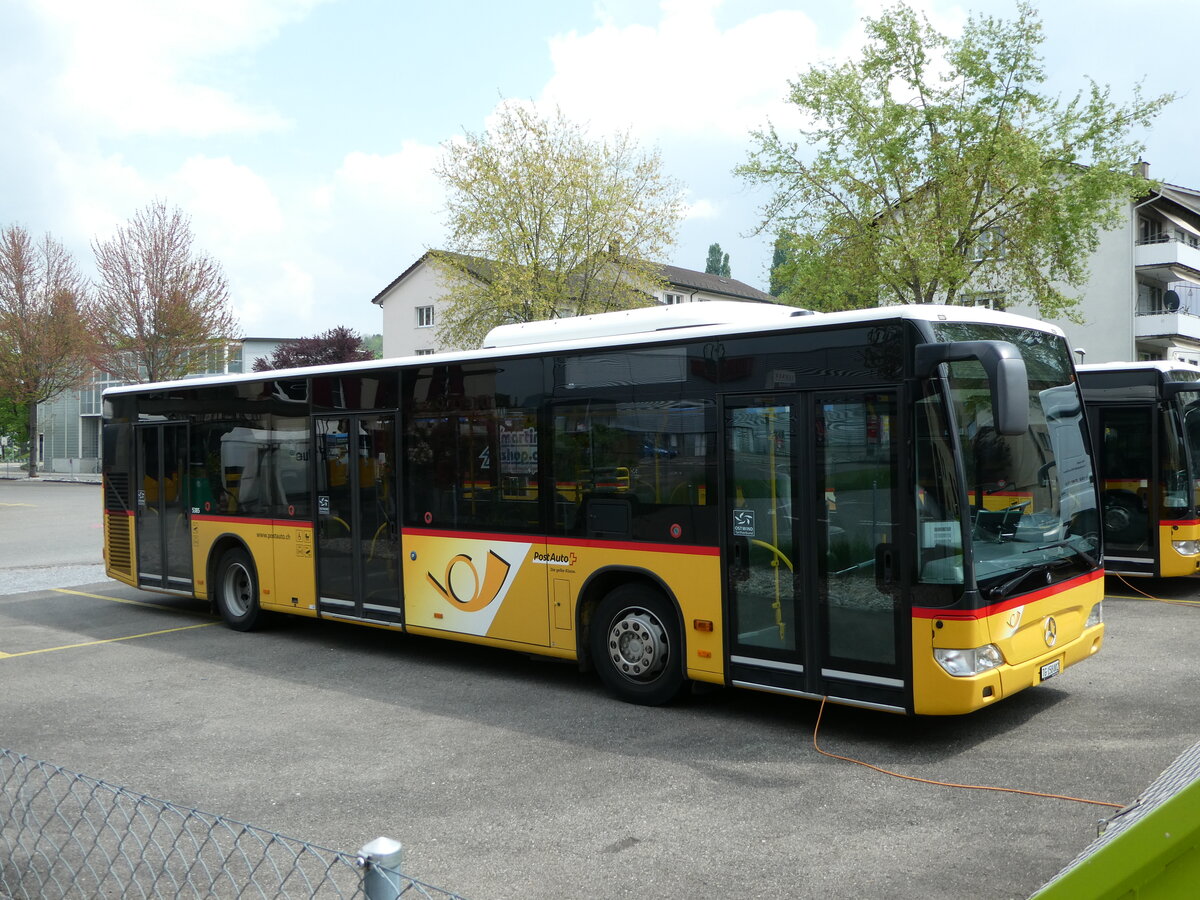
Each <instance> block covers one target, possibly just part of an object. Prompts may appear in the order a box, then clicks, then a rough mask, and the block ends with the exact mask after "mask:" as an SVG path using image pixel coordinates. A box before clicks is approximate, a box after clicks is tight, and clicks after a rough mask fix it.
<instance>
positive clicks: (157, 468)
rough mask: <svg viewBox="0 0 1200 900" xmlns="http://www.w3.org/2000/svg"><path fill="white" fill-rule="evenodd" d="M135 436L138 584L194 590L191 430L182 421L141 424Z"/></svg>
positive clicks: (159, 587) (158, 588)
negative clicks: (190, 515) (189, 491)
mask: <svg viewBox="0 0 1200 900" xmlns="http://www.w3.org/2000/svg"><path fill="white" fill-rule="evenodd" d="M136 434H137V481H136V488H137V512H136V515H135V518H136V522H137V560H138V584H139V585H144V586H145V587H148V588H154V589H155V590H169V591H180V592H183V593H187V594H190V593H191V592H192V540H191V534H190V527H191V526H190V520H189V518H188V503H187V447H188V428H187V425H186V424H185V423H183V422H160V423H156V424H153V425H139V426H137V429H136Z"/></svg>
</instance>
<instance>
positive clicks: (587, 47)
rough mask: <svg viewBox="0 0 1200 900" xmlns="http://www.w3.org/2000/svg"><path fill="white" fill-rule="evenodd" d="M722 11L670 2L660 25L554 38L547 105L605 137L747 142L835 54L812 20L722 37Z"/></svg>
mask: <svg viewBox="0 0 1200 900" xmlns="http://www.w3.org/2000/svg"><path fill="white" fill-rule="evenodd" d="M720 5H721V4H720V2H719V0H705V2H685V0H666V2H664V3H662V6H661V12H662V17H661V19H660V21H659V22H658V24H657V25H655V26H653V27H650V26H645V25H629V26H625V27H618V26H616V25H613V24H612V23H611V22H605V23H602V24H601V25H599V26H598V27H597V28H595V29H594V30H592V31H590V32H588V33H586V34H580V33H578V32H576V31H571V32H569V33H567V34H564V35H558V36H556V37H554V38H553V39H551V41H550V56H551V60H552V62H553V64H554V75H553V76H552V78H551V79H550V81H549V83H548V84H547V85H546V88H545V90H544V92H543V94H542V98H541V99H542V101H543V102H544V103H556V104H558V105H559V106H561V107H562V108H563V110H564V111H565V112H567V114H568V115H570V116H571V117H572V118H574V119H576V120H583V121H587V122H589V123H590V124H591V125H592V126H593V127H595V128H597V129H598V130H600V131H603V132H612V131H623V130H625V129H627V128H629V129H632V130H633V131H634V133H636V134H639V135H645V136H650V137H658V136H661V135H663V134H671V135H672V136H675V137H678V136H680V135H693V136H699V137H715V138H719V139H737V140H742V139H744V137H745V135H746V133H747V132H748V131H749V130H751V129H752V128H755V127H759V126H761V125H763V124H764V123H765V122H766V120H767V119H768V118H771V117H773V116H774V115H776V114H778V112H779V111H780V110H782V109H783V108H784V105H785V104H784V100H785V94H786V91H787V81H788V79H789V78H792V77H794V76H795V74H796V73H797V72H798V71H800V70H801V69H802V68H803V67H805V66H806V65H807V64H808V63H810V62H811V61H813V60H815V59H817V58H819V57H820V56H821V55H822V54H827V53H828V51H825V50H822V49H821V46H820V44H819V42H818V34H817V28H816V25H815V24H814V23H813V20H812V19H811V18H810V17H809V16H808V15H806V14H805V13H803V12H800V11H797V10H788V11H780V12H772V13H767V14H763V15H759V16H755V17H754V18H751V19H747V20H745V21H743V22H740V23H738V24H737V25H734V26H733V27H731V28H728V29H725V30H721V29H720V28H719V27H718V26H717V24H716V21H715V17H714V12H715V10H716V9H717V8H718V7H719V6H720Z"/></svg>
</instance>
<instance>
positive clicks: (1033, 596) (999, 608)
mask: <svg viewBox="0 0 1200 900" xmlns="http://www.w3.org/2000/svg"><path fill="white" fill-rule="evenodd" d="M1097 578H1101V579H1102V578H1104V570H1103V569H1097V570H1096V571H1095V572H1089V573H1088V574H1086V575H1079V576H1076V577H1075V578H1072V579H1070V580H1068V581H1063V582H1060V583H1058V584H1052V585H1050V586H1048V587H1044V588H1042V589H1041V590H1037V591H1033V592H1032V593H1029V594H1022V595H1021V596H1019V597H1013V598H1011V599H1008V600H1002V601H1000V602H999V603H993V604H992V605H991V606H985V607H983V608H981V609H927V608H925V607H920V606H914V607H913V611H912V614H913V618H914V619H953V620H955V621H960V620H962V621H969V620H971V619H986V618H987V617H988V616H994V615H996V614H997V613H1002V612H1007V611H1008V610H1010V609H1016V608H1017V607H1018V606H1025V605H1026V604H1029V603H1035V602H1037V601H1038V600H1042V599H1044V598H1046V597H1051V596H1053V595H1055V594H1057V593H1059V592H1060V591H1065V590H1069V589H1070V588H1077V587H1082V586H1083V585H1085V584H1091V583H1092V582H1093V581H1095V580H1096V579H1097Z"/></svg>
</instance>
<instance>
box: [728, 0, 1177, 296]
mask: <svg viewBox="0 0 1200 900" xmlns="http://www.w3.org/2000/svg"><path fill="white" fill-rule="evenodd" d="M865 29H866V35H867V42H866V45H865V47H864V49H863V52H862V56H861V58H860V59H858V60H856V61H852V62H845V63H841V64H827V65H818V66H814V67H812V68H810V69H809V70H807V71H806V72H805V73H803V74H802V75H800V77H799V78H798V80H796V81H794V82H792V83H791V95H790V99H791V103H792V104H793V105H794V106H795V107H796V110H797V112H798V114H799V118H800V120H801V121H802V122H804V123H806V124H805V126H804V127H802V128H801V129H800V130H799V135H800V137H799V138H798V139H793V138H789V137H785V136H784V134H783V133H781V131H780V130H779V129H777V128H776V126H775V125H774V124H771V125H769V126H767V127H766V128H765V129H763V130H761V131H758V132H755V133H754V135H753V138H754V147H753V148H752V150H751V152H750V155H749V157H748V160H747V162H745V163H744V164H743V165H742V166H740V167H739V168H738V172H739V173H740V174H741V175H742V176H743V177H745V178H746V179H748V180H749V181H750V182H751V183H752V184H756V185H762V186H766V187H767V188H769V189H770V190H771V191H772V196H771V198H770V200H769V201H768V202H767V204H766V206H765V207H764V210H763V220H762V223H761V225H760V230H767V229H771V230H775V231H777V232H779V233H781V234H783V235H786V236H787V240H786V241H785V244H786V246H785V247H783V248H782V252H783V255H784V257H785V260H786V261H785V262H784V263H783V264H782V265H781V267H780V270H779V271H780V274H781V276H783V278H784V281H785V282H786V288H785V290H784V292H783V297H784V299H785V300H787V301H789V302H794V303H797V304H800V305H804V306H809V307H813V308H818V309H820V308H825V309H831V308H833V309H838V308H847V307H859V306H874V305H877V304H880V303H955V302H965V301H967V300H968V299H969V298H968V297H967V296H965V295H967V294H968V293H969V292H972V291H980V290H986V291H988V292H999V293H1000V294H1002V295H1003V296H1005V297H1006V298H1008V301H1009V302H1010V303H1024V304H1029V305H1030V306H1032V307H1034V308H1036V310H1037V311H1038V312H1039V313H1040V314H1041V315H1042V316H1045V317H1072V315H1073V313H1072V309H1073V307H1074V306H1075V305H1076V304H1077V303H1078V300H1077V298H1076V297H1073V296H1071V292H1072V290H1074V289H1078V288H1080V287H1081V286H1082V285H1083V283H1084V281H1085V279H1086V276H1087V270H1086V261H1087V259H1088V257H1089V256H1090V254H1091V253H1092V252H1093V251H1094V250H1095V248H1096V247H1097V245H1098V240H1099V233H1100V231H1101V230H1102V229H1104V228H1106V227H1110V226H1111V225H1113V224H1115V223H1116V222H1117V221H1118V220H1119V217H1120V216H1121V215H1122V214H1123V213H1124V207H1123V204H1124V203H1126V202H1127V201H1129V200H1130V199H1131V198H1136V197H1138V196H1141V195H1143V194H1145V193H1146V192H1147V190H1148V189H1149V187H1150V183H1149V182H1148V181H1147V180H1146V178H1145V177H1144V176H1143V175H1142V174H1141V172H1140V171H1139V170H1138V169H1137V167H1136V165H1135V164H1136V162H1137V161H1138V159H1139V157H1140V155H1141V152H1142V149H1143V148H1142V146H1141V144H1140V143H1139V142H1137V141H1136V140H1134V139H1133V138H1132V137H1131V133H1132V131H1133V129H1134V128H1136V127H1146V126H1148V125H1149V124H1150V122H1151V121H1152V120H1153V119H1154V117H1155V116H1156V115H1157V114H1158V112H1159V111H1160V110H1161V109H1162V108H1163V106H1164V105H1166V104H1167V103H1169V102H1170V101H1171V99H1172V97H1171V96H1170V95H1164V96H1160V97H1155V98H1152V99H1144V98H1143V97H1142V94H1141V91H1140V89H1139V88H1136V87H1135V88H1134V89H1133V92H1132V99H1131V100H1130V101H1129V102H1127V103H1118V102H1117V101H1115V100H1114V99H1113V98H1112V95H1111V91H1110V89H1109V88H1108V87H1107V86H1100V85H1097V84H1096V83H1095V82H1090V81H1089V83H1088V87H1087V89H1086V90H1083V91H1080V92H1079V93H1078V94H1076V95H1075V96H1074V97H1073V98H1072V99H1070V100H1069V101H1066V102H1062V101H1060V100H1059V99H1058V98H1056V97H1051V96H1046V95H1044V94H1042V93H1039V88H1040V85H1041V84H1042V82H1043V81H1044V80H1045V70H1044V67H1043V64H1042V60H1041V58H1040V56H1039V48H1040V46H1041V43H1042V30H1041V24H1040V22H1039V20H1038V18H1037V15H1036V13H1035V12H1034V10H1033V9H1032V7H1030V6H1029V5H1028V4H1025V3H1021V4H1018V7H1017V15H1016V18H1015V19H1013V20H1010V21H1006V20H1000V19H996V18H991V17H982V18H979V17H972V18H970V19H969V20H968V22H967V24H966V26H965V27H964V29H963V32H962V35H961V36H960V37H948V36H946V35H943V34H941V33H939V32H937V31H936V30H934V28H933V27H932V26H931V25H930V24H929V22H928V21H927V20H926V19H925V18H924V17H922V16H919V15H918V14H917V13H915V12H914V11H913V10H912V9H911V8H909V7H908V6H905V5H903V4H901V5H897V6H893V7H891V8H890V9H888V10H886V11H885V12H884V13H883V14H882V15H880V17H879V18H877V19H866V20H865ZM810 147H811V148H812V149H810ZM777 249H780V248H777Z"/></svg>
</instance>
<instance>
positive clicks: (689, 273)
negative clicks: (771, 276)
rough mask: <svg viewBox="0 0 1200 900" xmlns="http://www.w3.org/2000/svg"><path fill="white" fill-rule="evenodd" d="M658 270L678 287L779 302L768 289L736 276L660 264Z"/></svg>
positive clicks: (665, 278) (741, 298)
mask: <svg viewBox="0 0 1200 900" xmlns="http://www.w3.org/2000/svg"><path fill="white" fill-rule="evenodd" d="M658 271H659V273H660V274H661V275H662V278H663V280H664V281H669V282H671V284H673V285H675V286H677V287H682V288H690V289H691V290H694V291H704V292H705V293H706V294H720V295H721V296H723V297H736V298H737V299H739V300H757V301H759V302H760V303H778V302H779V301H778V300H776V299H775V298H774V297H772V296H771V295H770V294H768V293H767V292H766V291H760V290H759V289H758V288H755V287H751V286H750V285H748V284H746V283H745V282H744V281H738V280H737V279H735V278H724V277H722V276H721V275H710V274H709V273H707V272H697V271H695V270H694V269H681V268H679V266H667V265H660V266H659V267H658Z"/></svg>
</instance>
